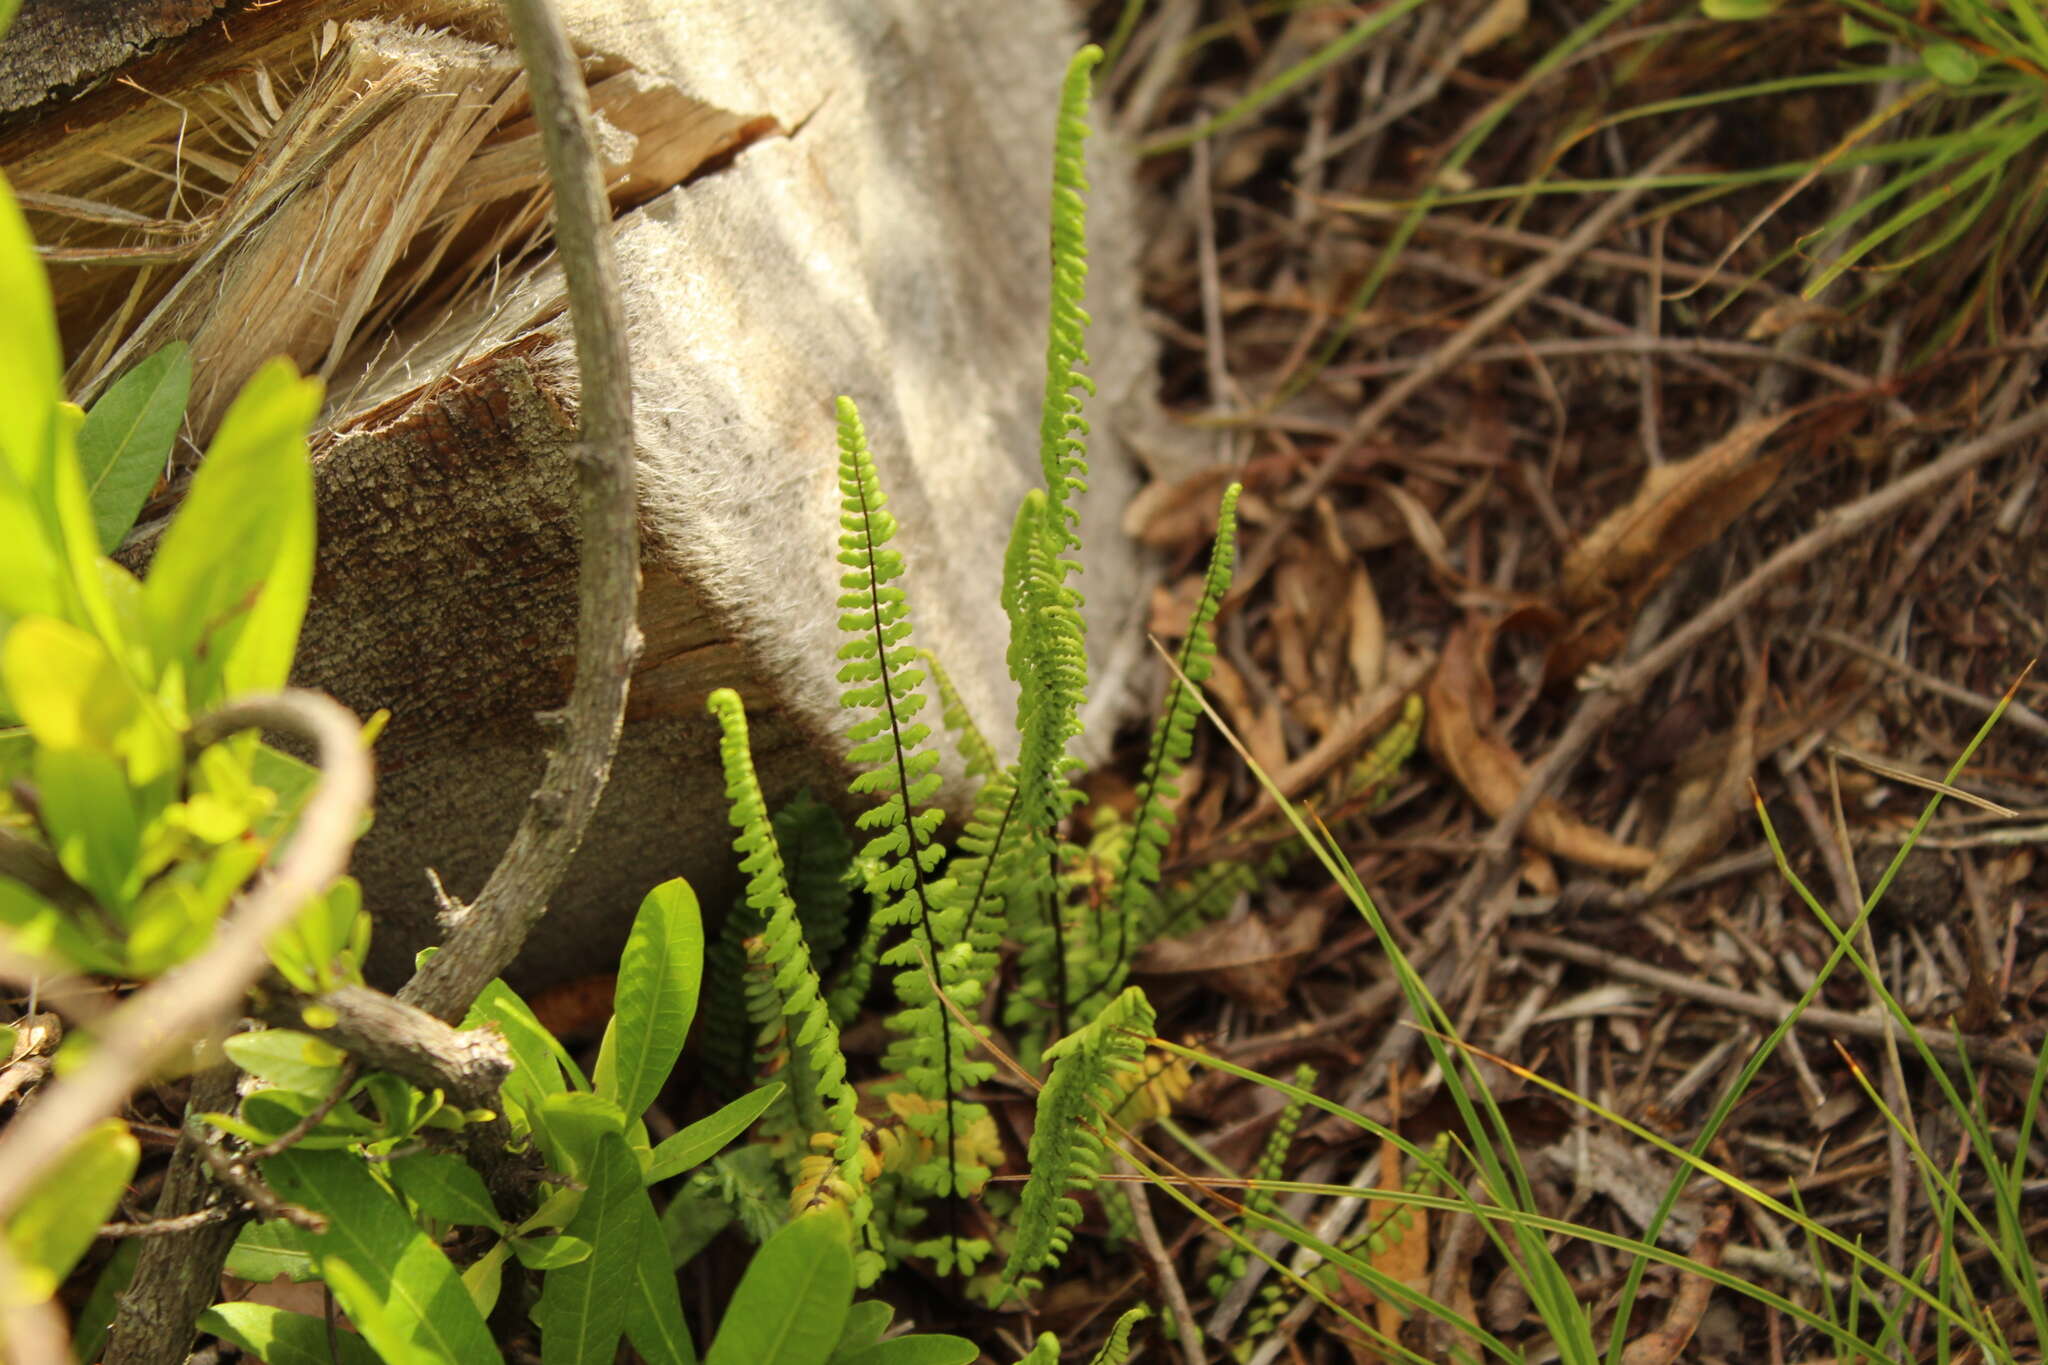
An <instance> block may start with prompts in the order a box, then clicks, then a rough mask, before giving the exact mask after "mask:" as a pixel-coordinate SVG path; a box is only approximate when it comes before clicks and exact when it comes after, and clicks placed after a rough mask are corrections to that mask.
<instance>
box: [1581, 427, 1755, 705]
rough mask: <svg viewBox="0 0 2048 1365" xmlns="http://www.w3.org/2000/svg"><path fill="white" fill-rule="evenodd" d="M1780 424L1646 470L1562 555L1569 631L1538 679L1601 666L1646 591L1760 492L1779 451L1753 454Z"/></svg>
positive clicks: (1748, 430)
mask: <svg viewBox="0 0 2048 1365" xmlns="http://www.w3.org/2000/svg"><path fill="white" fill-rule="evenodd" d="M1787 415H1788V414H1784V413H1775V414H1772V415H1769V416H1765V417H1756V418H1752V419H1750V420H1749V421H1747V422H1744V423H1742V424H1741V425H1740V426H1738V427H1736V428H1735V429H1734V430H1733V431H1731V432H1729V433H1728V434H1727V435H1726V436H1723V437H1722V438H1721V439H1720V440H1719V441H1716V442H1715V443H1714V444H1713V445H1711V446H1709V447H1707V448H1706V449H1705V450H1703V451H1701V452H1700V453H1699V454H1697V455H1694V456H1692V457H1691V458H1689V459H1684V460H1679V461H1677V462H1675V463H1672V464H1665V465H1657V466H1655V467H1653V468H1652V469H1650V470H1649V471H1648V472H1647V473H1646V474H1644V476H1643V484H1642V487H1641V488H1639V489H1637V490H1636V495H1635V496H1634V497H1633V498H1631V499H1629V501H1628V503H1627V504H1626V505H1625V506H1623V507H1621V508H1619V509H1617V510H1616V511H1614V512H1611V513H1609V514H1608V516H1607V517H1606V519H1605V520H1603V521H1602V522H1601V523H1600V524H1599V525H1598V526H1596V527H1594V528H1593V529H1592V531H1591V532H1589V533H1588V534H1587V535H1586V537H1585V538H1584V539H1583V540H1581V541H1580V542H1579V543H1578V544H1577V545H1575V546H1573V547H1572V548H1571V550H1570V551H1569V552H1568V553H1567V554H1566V555H1565V557H1564V566H1563V568H1562V570H1561V571H1560V573H1559V576H1558V589H1559V597H1560V599H1561V600H1562V601H1563V603H1564V605H1565V607H1566V608H1567V609H1568V610H1569V611H1570V612H1571V613H1572V615H1573V617H1574V623H1573V626H1572V629H1571V632H1570V633H1569V634H1568V635H1567V636H1565V637H1564V638H1563V639H1561V640H1559V641H1558V643H1557V644H1556V645H1555V646H1554V647H1553V648H1552V650H1551V657H1550V659H1549V661H1548V662H1547V664H1546V667H1545V674H1546V676H1547V677H1548V678H1550V679H1551V680H1552V681H1557V680H1560V679H1563V678H1568V677H1572V676H1574V675H1576V674H1577V673H1578V672H1579V670H1580V669H1582V668H1584V667H1585V666H1586V665H1587V664H1589V663H1594V662H1597V661H1599V660H1601V659H1605V658H1609V657H1611V656H1612V655H1613V654H1614V652H1615V651H1616V650H1618V649H1619V648H1620V647H1621V644H1622V641H1623V640H1624V639H1626V638H1627V632H1628V626H1629V622H1630V621H1631V620H1632V619H1633V617H1634V616H1635V611H1636V607H1637V606H1638V605H1640V604H1641V602H1642V601H1643V599H1644V598H1646V597H1648V596H1649V594H1650V591H1651V590H1652V589H1653V588H1655V587H1656V586H1657V585H1658V584H1659V583H1661V582H1663V581H1664V579H1665V577H1666V576H1667V575H1669V574H1670V572H1671V571H1672V570H1673V569H1674V568H1676V567H1678V564H1679V562H1680V561H1681V560H1683V559H1684V558H1685V557H1686V556H1687V555H1689V554H1691V553H1692V552H1693V551H1694V550H1697V549H1699V548H1700V547H1701V546H1703V545H1708V544H1711V543H1712V542H1714V541H1715V540H1717V539H1719V538H1720V536H1721V533H1722V532H1724V531H1726V530H1727V529H1728V527H1729V526H1730V525H1731V524H1732V523H1733V522H1734V521H1735V519H1736V518H1737V517H1739V516H1741V515H1742V514H1743V513H1744V512H1746V511H1748V510H1749V509H1750V507H1752V506H1753V505H1754V504H1755V503H1756V500H1757V499H1758V498H1761V497H1762V496H1763V495H1764V494H1765V493H1766V492H1768V491H1769V490H1770V487H1771V485H1772V484H1774V483H1776V482H1777V481H1778V474H1779V473H1780V471H1782V470H1783V469H1784V466H1785V460H1786V457H1787V455H1788V454H1789V448H1786V447H1781V448H1779V449H1778V450H1776V451H1774V452H1772V453H1769V454H1766V455H1762V456H1759V455H1758V452H1759V451H1760V450H1762V448H1763V445H1764V442H1765V441H1766V440H1768V439H1769V438H1770V437H1771V435H1772V434H1773V433H1774V432H1776V431H1777V430H1778V428H1780V427H1782V426H1783V425H1784V424H1785V421H1786V418H1787Z"/></svg>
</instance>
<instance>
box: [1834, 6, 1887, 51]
mask: <svg viewBox="0 0 2048 1365" xmlns="http://www.w3.org/2000/svg"><path fill="white" fill-rule="evenodd" d="M1891 40H1892V37H1891V35H1890V34H1889V33H1886V32H1885V31H1884V30H1883V29H1881V28H1873V27H1871V26H1870V25H1869V24H1866V23H1864V22H1863V21H1862V20H1860V19H1858V18H1856V17H1855V16H1854V15H1852V14H1849V13H1847V12H1844V13H1843V15H1842V46H1843V47H1867V46H1868V45H1870V44H1871V43H1889V42H1890V41H1891Z"/></svg>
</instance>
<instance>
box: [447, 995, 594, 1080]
mask: <svg viewBox="0 0 2048 1365" xmlns="http://www.w3.org/2000/svg"><path fill="white" fill-rule="evenodd" d="M485 1024H495V1025H496V1026H497V1029H498V1032H499V1033H501V1034H503V1035H504V1036H505V1045H506V1046H507V1047H508V1048H509V1049H510V1050H511V1053H512V1074H511V1075H510V1076H508V1077H506V1078H505V1088H506V1089H507V1090H508V1091H510V1092H511V1093H512V1096H513V1098H515V1099H517V1100H518V1101H519V1102H520V1104H521V1107H523V1108H525V1109H528V1110H532V1109H537V1108H539V1107H540V1103H541V1101H542V1100H544V1099H546V1098H547V1097H548V1096H550V1095H559V1094H561V1093H562V1090H563V1081H562V1073H563V1072H564V1071H567V1072H568V1073H569V1074H570V1075H575V1074H576V1072H575V1069H574V1068H575V1065H576V1064H575V1063H574V1062H573V1061H571V1060H570V1059H569V1054H568V1052H567V1050H565V1049H564V1048H563V1047H562V1044H561V1041H560V1040H559V1039H557V1038H556V1037H555V1035H554V1034H552V1033H549V1032H548V1031H547V1030H546V1029H544V1028H542V1027H541V1023H540V1020H538V1019H536V1018H534V1017H533V1011H532V1010H530V1009H528V1008H527V1005H526V1002H525V1001H524V1000H521V999H520V998H519V996H518V995H517V994H516V993H515V992H514V991H513V990H512V988H511V987H510V986H507V985H506V984H505V983H504V982H502V981H493V982H491V983H490V984H489V985H488V986H485V987H484V988H483V990H482V991H480V992H478V993H477V997H476V1003H475V1004H473V1005H471V1006H470V1007H469V1013H468V1014H467V1015H465V1016H463V1020H462V1026H463V1027H464V1028H466V1029H472V1028H482V1027H483V1026H484V1025H485Z"/></svg>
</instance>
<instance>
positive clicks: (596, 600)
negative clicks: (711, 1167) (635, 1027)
mask: <svg viewBox="0 0 2048 1365" xmlns="http://www.w3.org/2000/svg"><path fill="white" fill-rule="evenodd" d="M505 13H506V16H507V18H508V19H509V20H510V21H511V26H512V33H513V37H514V38H515V39H516V40H517V42H518V45H519V55H520V59H521V61H522V62H524V63H525V66H526V73H527V83H528V86H529V88H530V89H531V91H532V95H533V110H534V117H535V120H536V122H538V124H539V125H540V133H541V147H542V151H543V153H544V155H545V157H546V160H547V166H548V178H549V180H550V181H551V183H552V184H553V186H554V196H555V241H556V245H557V249H558V251H559V253H560V256H561V260H562V270H563V274H564V275H565V277H566V278H567V281H568V290H569V312H570V317H571V320H572V322H573V323H574V326H575V333H576V367H577V370H578V372H579V376H580V380H581V408H580V411H579V413H578V417H577V422H578V431H577V437H578V448H577V465H576V485H577V494H578V510H577V518H578V525H579V528H580V530H581V533H582V560H581V567H580V570H579V574H578V580H577V597H578V617H577V629H576V681H575V684H574V686H573V687H572V688H571V690H570V693H569V701H568V705H567V706H566V707H565V708H564V709H563V712H562V714H561V722H562V724H561V730H560V742H559V744H558V745H557V747H556V748H555V749H554V751H553V752H552V753H550V754H549V756H548V765H547V771H546V772H545V773H544V774H543V775H542V778H541V782H540V786H539V787H538V788H536V789H535V791H534V793H533V795H532V797H531V798H529V800H528V802H527V807H526V813H525V815H524V816H523V817H522V818H521V819H520V822H519V828H518V830H517V831H515V832H514V834H513V836H512V842H511V843H510V845H508V846H507V848H506V850H505V854H504V856H503V857H502V858H501V859H500V860H499V862H498V865H497V867H496V868H495V869H494V870H493V871H492V873H491V876H490V880H489V881H488V882H486V883H485V884H484V889H483V890H482V892H480V893H479V894H478V896H477V898H476V900H475V902H474V903H472V904H471V905H470V906H469V907H468V908H467V909H465V910H462V911H460V912H458V913H457V914H456V915H455V916H453V917H452V923H451V924H450V925H449V932H448V937H447V940H446V942H445V943H444V944H443V945H442V949H441V951H440V952H439V953H437V954H435V955H434V957H433V958H431V959H430V960H429V961H428V962H427V963H426V965H425V966H423V967H422V968H421V969H420V970H419V971H418V972H416V973H415V974H414V975H413V978H412V980H411V981H409V982H407V983H406V985H405V988H404V989H403V990H402V991H400V992H399V999H401V1000H403V1001H404V1002H406V1003H407V1004H410V1005H416V1006H418V1007H419V1008H421V1009H423V1010H425V1011H426V1012H427V1013H429V1014H432V1015H435V1016H437V1017H439V1018H441V1019H447V1020H453V1019H457V1018H460V1017H461V1015H462V1013H463V1012H464V1011H465V1010H467V1009H468V1008H469V1006H470V1004H471V1002H473V1001H474V1000H475V999H476V996H477V993H478V992H479V991H481V990H482V989H483V988H484V986H485V985H486V984H487V983H488V982H489V981H490V980H491V978H492V977H494V976H497V975H498V974H499V973H501V972H502V971H503V970H504V969H505V967H506V966H507V965H508V964H510V963H511V961H512V959H513V958H514V957H515V956H516V955H517V954H518V952H519V949H520V947H521V946H522V945H523V944H524V943H525V942H526V937H527V935H528V934H529V933H531V932H532V930H533V926H534V925H535V924H536V923H538V922H539V920H540V917H541V916H542V915H543V914H545V913H546V912H547V904H548V898H549V897H550V896H551V895H553V894H554V891H555V888H556V887H557V886H558V885H560V884H561V880H562V877H563V876H564V874H565V873H566V872H567V871H568V868H569V860H570V858H571V857H573V856H574V855H575V852H576V849H577V846H578V845H579V844H581V843H582V841H583V833H584V830H585V828H586V827H587V826H588V825H589V823H590V817H591V814H592V812H594V811H595V810H596V808H597V799H598V797H599V795H601V794H602V793H603V791H604V785H605V781H606V779H607V778H608V777H609V776H610V775H611V764H612V757H613V754H614V753H615V752H616V751H617V748H618V742H619V729H620V727H621V725H622V724H623V722H624V719H625V713H626V688H627V685H628V683H629V681H630V680H631V676H632V671H633V664H634V661H635V660H636V659H637V658H638V657H639V654H640V644H641V641H640V630H639V627H638V625H637V623H636V617H637V612H638V599H639V589H640V548H639V523H638V501H637V497H636V492H635V487H634V469H633V393H632V384H631V373H630V370H629V368H628V364H629V362H628V356H627V351H626V340H625V338H626V329H625V310H624V306H623V304H622V303H621V301H620V295H619V284H618V267H617V262H616V259H615V257H614V254H613V251H612V242H611V204H610V201H609V200H608V199H607V198H606V196H605V191H604V183H603V178H602V170H601V167H600V165H599V162H598V158H597V151H596V141H595V138H594V136H593V133H592V125H591V117H590V97H589V94H588V92H587V91H586V90H585V88H584V84H583V77H582V71H581V68H580V65H579V63H578V62H577V59H576V54H575V52H574V50H573V49H572V48H571V47H570V45H569V38H568V34H567V33H566V32H565V31H564V29H563V28H562V24H561V20H560V18H559V16H557V15H556V14H555V12H554V8H553V6H552V5H550V4H549V3H548V0H505Z"/></svg>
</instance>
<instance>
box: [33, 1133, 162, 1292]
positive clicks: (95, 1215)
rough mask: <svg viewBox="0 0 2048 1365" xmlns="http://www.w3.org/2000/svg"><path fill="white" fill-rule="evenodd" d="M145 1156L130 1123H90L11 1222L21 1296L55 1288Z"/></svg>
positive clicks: (114, 1203)
mask: <svg viewBox="0 0 2048 1365" xmlns="http://www.w3.org/2000/svg"><path fill="white" fill-rule="evenodd" d="M141 1155H142V1146H141V1144H140V1143H138V1142H136V1140H135V1135H134V1134H133V1133H130V1132H129V1131H128V1125H127V1124H125V1123H123V1122H121V1120H119V1119H106V1120H104V1121H102V1122H100V1123H97V1124H95V1125H93V1126H92V1127H91V1128H88V1129H87V1130H86V1131H85V1133H84V1135H83V1136H82V1137H80V1138H79V1139H78V1141H77V1142H76V1143H74V1144H72V1147H71V1150H70V1151H68V1152H66V1153H65V1154H64V1159H63V1160H62V1161H60V1162H58V1163H57V1166H56V1168H55V1169H54V1170H52V1171H51V1172H50V1173H49V1174H48V1175H47V1176H45V1177H44V1178H43V1179H42V1180H40V1181H38V1182H37V1184H36V1187H35V1189H34V1190H33V1191H31V1192H30V1194H29V1196H28V1198H26V1199H24V1200H23V1201H22V1202H21V1206H20V1207H19V1208H18V1209H17V1210H16V1211H15V1214H14V1217H13V1218H12V1219H11V1220H9V1222H8V1224H7V1240H8V1241H9V1242H10V1243H11V1244H12V1245H13V1248H14V1259H15V1265H16V1268H17V1269H18V1270H19V1272H20V1274H21V1277H22V1280H23V1281H24V1285H23V1290H24V1291H25V1292H23V1293H22V1295H21V1300H17V1301H23V1300H25V1301H28V1302H35V1301H37V1300H40V1299H44V1298H47V1297H49V1296H50V1295H51V1294H54V1293H55V1292H56V1290H57V1286H58V1285H60V1284H62V1283H63V1282H64V1277H65V1276H66V1275H69V1274H70V1273H71V1267H73V1266H74V1265H77V1264H78V1258H79V1257H81V1256H83V1255H84V1254H85V1252H86V1249H87V1248H88V1247H90V1246H91V1245H92V1244H93V1239H94V1238H96V1237H98V1236H99V1231H100V1224H101V1223H102V1222H103V1221H105V1219H106V1217H107V1215H108V1214H110V1213H112V1212H113V1211H114V1208H115V1206H116V1205H118V1204H119V1203H120V1202H121V1194H122V1192H123V1191H125V1190H126V1189H127V1188H128V1181H129V1180H130V1179H131V1178H132V1177H133V1176H134V1175H135V1163H136V1161H137V1160H139V1159H140V1157H141Z"/></svg>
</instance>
